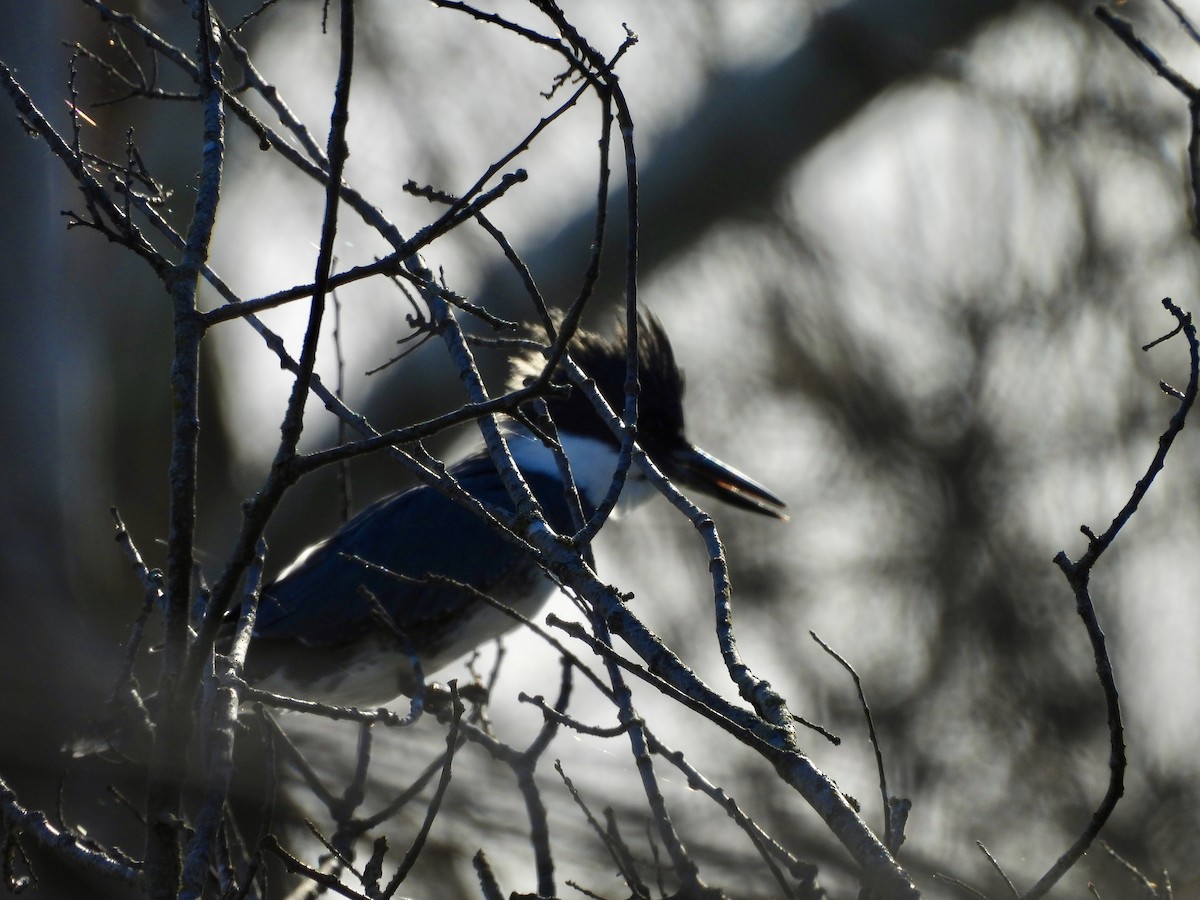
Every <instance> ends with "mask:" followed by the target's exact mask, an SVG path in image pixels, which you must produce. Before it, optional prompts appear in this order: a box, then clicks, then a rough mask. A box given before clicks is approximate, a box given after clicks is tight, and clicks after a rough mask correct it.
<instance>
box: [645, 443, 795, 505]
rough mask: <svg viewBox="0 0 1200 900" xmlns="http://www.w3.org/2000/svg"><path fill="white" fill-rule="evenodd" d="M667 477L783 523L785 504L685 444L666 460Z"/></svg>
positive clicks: (758, 485) (755, 483)
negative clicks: (781, 520) (780, 520)
mask: <svg viewBox="0 0 1200 900" xmlns="http://www.w3.org/2000/svg"><path fill="white" fill-rule="evenodd" d="M668 459H669V462H668V464H667V466H668V469H669V470H668V472H667V475H668V476H669V477H670V478H671V480H672V481H674V482H676V483H677V484H679V485H681V486H682V487H687V488H691V489H692V490H695V491H698V492H700V493H702V494H707V495H708V496H710V497H716V498H717V499H718V500H722V501H724V502H725V503H728V504H730V505H731V506H737V507H739V508H741V509H748V510H750V511H751V512H756V513H761V514H762V515H764V516H772V517H773V518H776V519H783V520H785V521H786V519H787V514H786V513H785V512H783V510H784V509H785V508H786V507H787V504H786V503H784V502H783V501H782V500H780V499H779V498H778V497H776V496H775V495H774V494H772V493H771V492H770V491H768V490H767V489H766V488H765V487H763V486H762V485H761V484H759V483H758V482H757V481H754V480H753V479H751V478H748V477H746V476H745V475H743V474H742V473H741V472H739V471H738V470H737V469H735V468H733V467H732V466H727V465H726V464H725V463H723V462H721V461H720V460H719V459H717V458H716V457H715V456H711V455H709V454H708V453H705V452H704V451H703V450H701V449H700V448H699V447H693V446H691V445H688V446H686V447H684V448H683V449H681V450H676V451H674V452H672V453H671V455H670V456H669V457H668Z"/></svg>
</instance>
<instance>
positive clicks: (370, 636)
mask: <svg viewBox="0 0 1200 900" xmlns="http://www.w3.org/2000/svg"><path fill="white" fill-rule="evenodd" d="M640 321H641V324H640V325H639V328H638V346H637V351H638V363H639V378H640V383H641V392H640V394H639V410H640V411H639V416H638V441H639V444H640V445H641V447H642V449H643V450H645V452H646V453H647V455H649V457H650V458H651V459H652V460H653V461H654V462H655V464H656V465H657V466H658V467H659V468H660V469H661V470H662V471H663V472H664V474H666V475H667V476H668V477H669V478H670V479H671V480H672V481H673V482H675V483H676V484H678V485H679V486H681V487H684V488H693V489H695V490H697V491H700V492H703V493H706V494H709V495H711V496H714V497H717V498H720V499H721V500H723V501H725V502H727V503H730V504H732V505H734V506H738V507H741V508H743V509H748V510H752V511H754V512H758V513H762V514H765V515H769V516H774V517H776V518H781V519H782V518H786V516H785V515H784V514H783V512H782V510H783V508H784V506H785V504H784V503H783V501H782V500H780V499H779V498H778V497H776V496H775V495H774V494H772V493H771V492H770V491H768V490H767V489H766V488H764V487H763V486H762V485H759V484H757V483H756V482H754V481H752V480H750V479H749V478H748V477H746V476H745V475H743V474H741V473H740V472H738V471H737V470H735V469H733V468H731V467H730V466H727V465H725V464H724V463H722V462H720V461H719V460H717V459H715V458H713V457H712V456H710V455H708V454H707V453H705V452H704V451H703V450H700V449H699V448H697V447H694V446H692V444H691V443H689V442H688V440H687V437H686V436H685V434H684V417H683V389H684V382H683V375H682V373H681V372H680V370H679V368H678V367H677V366H676V364H675V356H674V353H673V352H672V350H671V345H670V343H669V342H668V340H667V336H666V334H665V333H664V331H663V329H662V325H661V324H660V323H659V322H658V320H657V319H655V318H653V317H650V316H646V317H643V318H642V319H641V320H640ZM569 351H570V356H571V359H572V360H574V362H575V363H576V364H577V365H578V366H579V367H580V368H581V369H582V370H583V372H584V373H586V374H587V375H588V377H590V378H591V379H593V380H594V382H595V384H596V386H597V388H598V389H599V390H600V392H601V393H602V394H603V395H604V397H605V399H606V400H607V401H608V403H609V405H610V406H612V407H613V408H614V409H620V408H621V407H622V405H623V397H624V390H623V384H624V380H625V370H626V363H625V335H624V332H623V329H621V328H619V329H618V334H617V335H616V337H615V338H614V339H612V340H606V339H604V338H602V337H600V336H598V335H595V334H589V333H584V332H580V333H579V334H578V335H577V336H576V337H575V338H574V340H573V341H572V343H571V345H570V347H569ZM542 364H543V363H542V357H541V354H540V352H538V351H530V352H528V353H527V354H525V355H523V356H520V357H518V358H517V359H516V360H515V361H514V363H513V366H512V374H511V376H510V383H509V387H510V389H515V388H519V387H521V386H522V385H523V383H524V381H525V379H526V378H528V377H529V376H530V375H536V374H537V373H538V372H540V371H541V368H542ZM555 380H556V381H560V380H565V376H564V379H559V378H557V377H556V379H555ZM546 405H547V408H548V411H549V414H550V417H551V418H552V420H553V421H554V423H555V427H556V429H557V432H558V439H559V443H560V445H561V447H562V449H563V453H564V454H565V455H566V457H567V458H568V459H569V460H570V464H571V466H570V467H571V470H572V473H573V480H574V482H575V486H576V490H577V493H578V496H579V501H580V505H581V506H582V508H583V509H582V512H583V514H584V516H587V515H590V514H591V512H593V511H594V510H595V509H596V508H597V507H598V506H599V505H600V504H601V503H602V501H603V499H604V497H605V496H606V494H607V492H608V490H609V486H610V484H611V482H612V478H613V475H614V473H615V472H616V468H617V461H618V448H619V441H618V439H617V438H616V436H614V434H613V433H612V431H611V429H609V428H608V427H607V426H606V425H605V424H604V422H603V421H602V420H601V418H600V416H599V415H598V414H597V413H596V411H595V409H594V407H593V406H592V404H591V402H590V401H589V400H588V398H587V397H586V396H585V395H584V393H583V392H582V391H579V390H576V389H572V390H571V391H570V393H569V395H567V396H558V397H552V398H550V399H549V400H548V401H547V404H546ZM505 429H506V430H505V434H506V439H507V442H508V445H509V448H510V451H511V453H512V457H513V460H514V462H515V463H516V465H517V467H518V468H519V469H520V471H521V473H522V475H523V476H524V478H525V481H526V483H527V484H528V485H529V487H530V489H531V490H532V492H533V494H534V496H535V497H536V499H537V500H538V502H539V504H540V505H541V507H542V509H543V511H544V513H545V517H546V521H547V522H548V524H549V525H550V527H551V528H553V529H554V530H555V531H556V532H558V533H560V534H571V533H573V532H574V531H575V530H576V526H575V522H576V519H575V518H573V516H572V513H571V508H572V507H571V503H570V502H569V498H570V495H569V494H568V492H567V489H566V488H565V484H564V480H563V477H562V476H561V475H560V474H559V466H558V460H557V455H556V454H555V452H554V451H552V450H551V449H549V448H548V447H547V446H546V445H545V444H544V443H543V441H542V439H540V438H538V437H536V436H535V435H534V434H533V432H532V431H530V430H529V429H528V428H526V427H524V426H523V425H518V424H515V423H512V424H509V425H506V426H505ZM449 471H450V474H451V475H453V476H454V478H455V479H456V480H457V481H458V483H459V484H460V485H461V486H462V487H463V488H464V489H465V490H466V491H467V492H468V493H470V494H471V495H473V496H474V497H476V498H478V499H479V500H481V501H483V502H484V503H485V504H491V505H493V506H496V507H500V508H503V509H506V510H510V511H511V510H512V509H513V503H512V501H511V499H510V498H509V495H508V493H507V491H506V490H505V488H504V485H503V484H502V482H501V479H500V475H499V473H498V472H497V470H496V468H495V466H494V464H493V463H492V460H491V458H490V457H489V456H488V454H487V453H486V451H482V450H481V451H479V452H477V453H476V454H474V455H472V456H469V457H467V458H466V459H464V460H462V461H461V462H459V463H457V464H456V465H454V466H453V467H452V468H451V469H450V470H449ZM652 493H654V488H653V487H652V486H651V485H650V484H649V482H648V481H646V479H645V476H644V475H643V474H642V472H641V471H640V470H638V468H637V467H636V466H634V467H632V468H631V469H630V471H629V474H628V477H627V480H626V484H625V487H624V489H623V492H622V498H621V500H622V505H623V506H628V505H630V504H631V503H636V502H638V501H640V500H643V499H645V498H646V497H647V496H649V495H650V494H652ZM462 586H466V588H471V589H474V590H475V591H481V592H484V593H486V594H488V595H489V596H490V597H492V598H494V599H495V600H496V601H499V602H500V603H502V604H504V605H506V606H508V607H510V608H512V609H514V610H516V611H517V612H519V613H521V614H522V615H524V616H526V617H530V616H533V615H535V614H536V613H537V612H538V610H540V609H541V607H542V606H543V604H545V602H546V601H547V600H548V599H549V598H550V597H551V596H552V595H553V593H554V590H555V585H554V583H553V582H552V581H551V580H550V579H549V578H548V577H547V576H546V575H544V574H543V572H542V570H541V569H540V568H539V566H538V565H537V562H536V561H535V560H534V559H533V557H532V556H531V555H530V552H529V551H528V550H526V549H523V548H522V547H520V546H519V545H517V544H515V543H512V542H510V541H508V540H506V539H505V538H504V537H503V536H502V535H500V534H499V533H497V531H496V529H495V526H493V525H491V524H490V523H488V522H487V521H485V520H484V519H483V517H481V516H480V515H479V514H478V512H477V511H474V510H471V509H468V508H466V507H465V506H463V505H460V504H459V503H457V502H455V501H454V500H451V499H449V498H448V497H446V496H445V495H443V494H442V493H440V492H438V491H437V490H435V489H434V488H432V487H429V486H419V487H415V488H412V489H410V490H407V491H403V492H401V493H396V494H392V495H391V496H388V497H385V498H383V499H382V500H379V501H377V502H376V503H374V504H372V505H371V506H369V507H367V508H366V509H364V510H363V511H362V512H360V513H359V514H358V515H357V516H355V517H354V518H353V519H351V520H350V521H349V522H347V523H346V524H345V525H343V526H342V527H341V528H340V529H339V530H338V531H337V532H335V533H334V534H333V535H332V536H331V537H329V538H328V539H327V540H325V541H322V542H321V543H319V544H316V545H315V546H313V547H310V548H309V549H307V550H305V551H304V552H303V553H301V554H300V556H299V557H298V558H297V559H296V561H295V562H293V563H292V564H291V565H290V566H289V567H288V568H286V569H285V570H284V571H283V572H282V573H281V574H280V575H279V577H278V578H277V579H276V580H275V581H274V582H273V583H272V584H270V585H269V586H267V587H265V588H264V589H263V591H262V595H261V600H260V604H259V608H258V616H257V620H256V624H255V628H254V636H253V639H252V641H251V643H250V650H249V654H248V657H247V661H246V672H245V674H246V678H247V680H248V681H249V682H251V683H252V684H255V685H256V686H257V687H260V688H263V689H265V690H269V691H272V692H274V693H279V694H285V695H288V696H293V697H300V698H304V699H309V700H317V701H321V702H324V703H329V704H334V705H339V706H360V707H375V706H380V705H382V704H385V703H388V702H389V701H391V700H394V699H396V698H397V697H398V696H400V695H401V694H407V695H412V693H413V692H414V690H415V689H416V687H417V685H416V683H415V681H414V676H413V669H412V665H411V662H410V655H409V653H415V654H416V656H417V657H418V658H419V660H420V662H421V668H422V671H423V673H424V674H425V675H429V674H432V673H434V672H436V671H438V670H439V669H442V668H444V667H445V666H446V665H447V664H449V663H451V662H453V661H454V660H455V659H457V658H458V657H460V656H462V655H464V654H466V653H467V652H469V651H470V650H472V649H474V648H475V647H477V646H479V645H481V644H483V643H485V642H486V641H488V640H491V639H494V638H497V637H500V636H501V635H503V634H505V633H506V632H508V631H510V630H512V629H513V628H514V627H516V625H517V622H516V620H514V619H513V618H512V617H510V616H507V615H505V614H504V613H503V612H501V611H500V610H498V609H496V608H494V607H493V606H491V605H489V604H488V603H486V602H484V601H482V600H480V599H479V597H478V596H476V595H475V594H474V593H473V592H472V591H471V590H469V589H466V588H464V587H462ZM367 592H369V595H368V593H367ZM371 596H373V597H374V598H375V599H376V600H377V601H378V605H376V604H373V603H372V601H371ZM378 606H382V608H383V610H385V611H386V613H387V615H388V616H390V617H391V619H392V621H393V622H394V624H395V629H389V628H388V627H387V626H386V623H384V622H381V621H380V617H379V612H378ZM397 632H398V633H399V635H401V636H402V637H403V641H401V640H399V639H398V637H397ZM404 644H407V646H408V652H406V651H405V649H404Z"/></svg>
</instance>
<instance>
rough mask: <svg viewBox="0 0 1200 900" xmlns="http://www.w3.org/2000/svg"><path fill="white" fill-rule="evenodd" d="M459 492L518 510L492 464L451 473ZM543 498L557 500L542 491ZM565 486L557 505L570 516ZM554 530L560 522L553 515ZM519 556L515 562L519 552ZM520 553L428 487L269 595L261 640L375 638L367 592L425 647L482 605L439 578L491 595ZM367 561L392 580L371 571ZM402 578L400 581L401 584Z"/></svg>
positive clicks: (398, 497) (359, 527)
mask: <svg viewBox="0 0 1200 900" xmlns="http://www.w3.org/2000/svg"><path fill="white" fill-rule="evenodd" d="M454 475H455V477H456V479H457V480H458V482H459V484H460V485H462V487H463V488H464V489H465V490H467V491H468V492H469V493H471V494H472V495H474V496H475V497H477V498H478V499H480V500H482V501H484V502H485V503H488V504H491V505H494V506H498V507H502V508H505V509H511V508H512V503H511V501H510V500H509V498H508V496H507V494H506V492H505V491H504V490H503V487H502V486H501V485H500V484H499V482H498V480H497V479H496V474H495V469H494V468H493V467H492V464H491V462H490V460H488V459H487V457H472V458H471V459H468V460H466V461H464V462H463V463H460V464H459V465H458V466H456V467H455V469H454ZM538 487H540V488H541V490H539V491H538V493H539V494H540V495H552V494H553V493H554V492H553V491H550V490H548V489H547V486H546V485H544V484H541V485H537V486H536V487H535V489H537V488H538ZM561 493H562V491H561V486H559V489H558V491H557V494H558V495H559V498H560V499H558V501H557V502H555V501H554V500H553V499H550V500H548V503H549V505H551V506H557V507H559V508H562V507H563V501H562V500H561ZM551 518H552V521H553V520H554V519H556V518H559V516H558V515H557V514H556V515H552V517H551ZM514 549H516V552H514ZM522 552H523V551H521V550H520V549H519V548H513V546H512V545H511V543H510V542H509V541H508V540H506V539H505V538H504V537H502V536H501V535H499V534H498V533H497V532H496V530H495V529H494V528H493V527H492V526H491V525H490V524H488V523H487V522H486V521H485V520H484V519H482V518H481V517H480V516H479V515H478V514H477V513H475V512H473V511H471V510H469V509H466V508H464V507H462V506H460V505H459V504H457V503H455V502H454V501H452V500H450V499H448V498H447V497H445V496H443V495H442V494H440V493H438V492H437V491H435V490H434V489H433V488H430V487H426V486H421V487H416V488H413V489H411V490H408V491H405V492H403V493H399V494H393V495H391V496H389V497H385V498H383V499H382V500H379V501H378V502H376V503H374V504H373V505H371V506H369V507H367V508H366V509H364V510H363V511H362V512H361V513H359V514H358V515H357V516H355V517H354V518H353V519H351V520H350V521H349V522H347V523H346V524H345V525H344V526H343V527H342V528H341V529H340V530H339V531H337V532H336V533H335V534H334V535H333V536H332V537H330V538H329V539H328V540H327V541H325V542H324V543H322V544H320V545H318V546H317V547H316V548H314V549H312V550H311V551H306V554H307V555H305V556H303V557H302V558H301V560H300V561H298V563H297V564H294V565H293V566H292V567H290V568H289V569H287V570H286V571H285V572H284V573H283V575H282V576H281V577H280V578H279V579H278V580H276V581H275V582H274V583H273V584H271V585H270V586H269V587H267V588H266V589H264V591H263V595H262V600H261V603H260V605H259V611H258V618H257V621H256V624H255V635H256V637H260V638H266V639H298V640H300V641H302V642H304V643H306V644H309V645H313V646H331V645H336V644H342V643H345V642H347V641H351V640H354V639H355V638H358V637H361V636H362V635H364V634H366V633H368V632H370V631H374V630H377V629H378V628H379V624H378V623H377V621H376V619H375V617H374V616H373V615H372V607H371V602H370V600H369V599H368V598H367V597H366V596H364V594H363V590H362V589H363V588H365V589H366V590H368V591H370V592H371V594H373V595H374V596H375V597H376V598H377V599H378V600H379V602H380V603H381V604H382V605H383V607H384V609H386V610H387V612H388V614H389V615H390V616H391V617H392V618H393V621H394V622H395V623H396V625H397V626H398V627H399V628H400V630H401V631H403V632H405V633H407V634H410V635H411V636H412V637H413V639H414V640H416V641H418V642H419V641H420V640H421V638H422V636H423V635H424V634H425V633H427V632H436V631H437V630H438V629H439V628H441V627H444V625H445V624H446V623H447V622H449V621H451V620H453V619H454V618H455V617H456V616H458V615H459V614H460V613H461V612H462V610H463V609H464V608H466V607H467V606H469V605H470V604H472V603H477V602H479V601H478V600H475V599H473V598H472V596H471V595H470V593H469V592H467V591H464V590H462V589H460V588H457V587H454V586H452V585H447V584H445V583H444V582H443V583H434V582H431V581H429V580H427V576H429V575H441V576H446V577H449V578H453V579H455V580H456V581H458V582H463V583H466V584H469V585H471V586H473V587H475V588H477V589H479V590H482V591H485V592H486V591H487V590H488V588H489V586H491V585H495V584H496V583H498V582H500V581H501V580H503V579H504V578H505V577H506V576H508V575H509V574H510V573H511V572H512V570H513V569H514V568H516V567H517V566H519V565H520V564H521V563H522V562H523V557H522V556H521V555H520V554H521V553H522ZM353 557H357V558H358V559H362V560H367V561H369V562H371V563H373V564H374V565H375V566H379V567H382V568H383V569H386V570H387V571H386V572H384V571H379V570H378V569H375V568H372V567H369V566H364V565H363V564H362V563H361V562H359V561H358V559H355V558H353ZM395 576H400V577H395Z"/></svg>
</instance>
